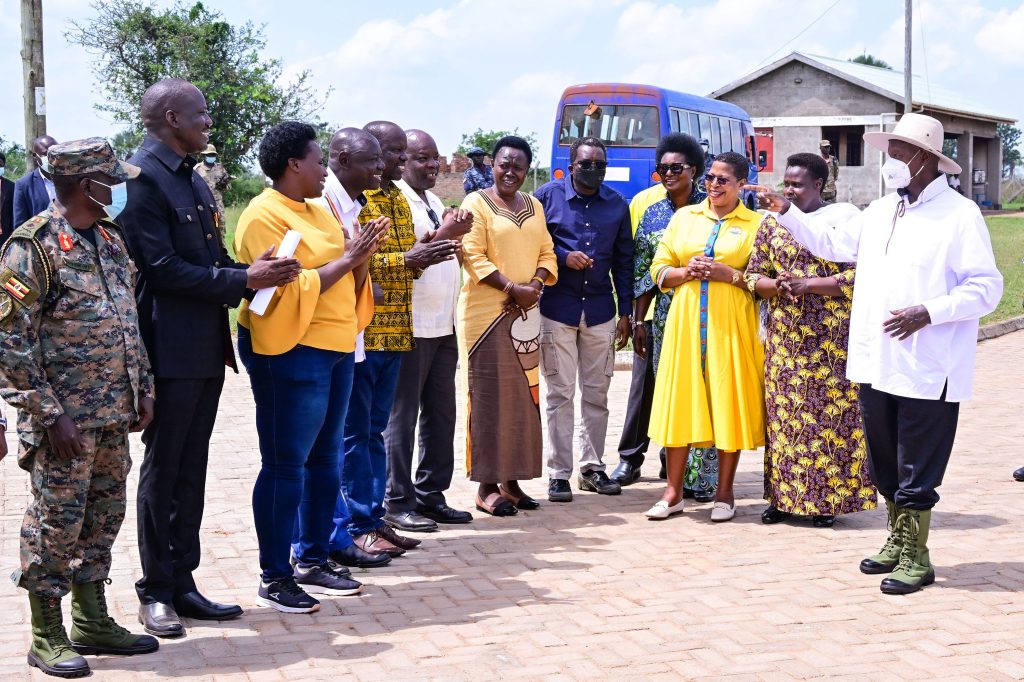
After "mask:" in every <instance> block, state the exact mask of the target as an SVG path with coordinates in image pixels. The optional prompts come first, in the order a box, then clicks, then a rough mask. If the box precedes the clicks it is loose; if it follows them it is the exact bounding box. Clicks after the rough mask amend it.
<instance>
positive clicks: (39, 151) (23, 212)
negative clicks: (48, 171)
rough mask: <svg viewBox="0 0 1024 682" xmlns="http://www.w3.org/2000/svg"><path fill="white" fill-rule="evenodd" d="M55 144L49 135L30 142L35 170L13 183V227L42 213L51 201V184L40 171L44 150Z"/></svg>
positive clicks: (44, 154) (55, 141)
mask: <svg viewBox="0 0 1024 682" xmlns="http://www.w3.org/2000/svg"><path fill="white" fill-rule="evenodd" d="M55 144H57V140H55V139H53V138H52V137H50V136H49V135H42V136H40V137H37V138H36V139H34V140H32V156H33V157H35V165H36V166H37V167H36V169H35V170H32V171H29V172H27V173H25V174H24V175H23V176H21V178H19V179H18V181H17V182H16V183H14V226H15V227H17V226H19V225H21V224H22V223H24V222H25V221H26V220H28V219H29V218H31V217H32V216H34V215H36V214H38V213H42V212H43V211H45V210H46V207H47V206H49V205H50V202H51V201H53V197H54V193H53V182H52V181H51V180H50V178H48V177H46V176H45V175H43V172H42V170H41V168H42V166H43V162H44V161H45V160H46V150H47V149H49V148H50V147H52V146H53V145H55Z"/></svg>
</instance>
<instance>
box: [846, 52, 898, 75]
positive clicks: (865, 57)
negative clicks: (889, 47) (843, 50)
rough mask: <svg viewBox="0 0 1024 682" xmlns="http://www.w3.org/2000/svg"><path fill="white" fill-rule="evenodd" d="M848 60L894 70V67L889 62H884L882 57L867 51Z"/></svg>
mask: <svg viewBox="0 0 1024 682" xmlns="http://www.w3.org/2000/svg"><path fill="white" fill-rule="evenodd" d="M846 61H848V62H854V63H855V64H864V65H865V66H877V67H878V68H880V69H889V70H890V71H892V67H891V66H889V64H888V63H887V62H884V61H882V60H881V59H878V58H877V57H872V56H871V55H869V54H868V53H867V52H865V53H864V54H859V55H857V56H856V57H854V58H853V59H847V60H846Z"/></svg>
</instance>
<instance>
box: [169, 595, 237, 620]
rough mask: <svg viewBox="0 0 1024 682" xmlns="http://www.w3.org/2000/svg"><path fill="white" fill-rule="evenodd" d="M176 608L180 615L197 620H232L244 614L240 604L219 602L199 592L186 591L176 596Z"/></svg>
mask: <svg viewBox="0 0 1024 682" xmlns="http://www.w3.org/2000/svg"><path fill="white" fill-rule="evenodd" d="M174 610H175V611H176V612H177V613H178V616H184V617H185V618H193V619H195V620H231V619H232V618H238V617H239V616H241V615H242V607H241V606H239V605H238V604H218V603H217V602H215V601H210V600H209V599H207V598H206V597H204V596H203V595H201V594H199V593H198V592H186V593H185V594H180V595H178V596H177V597H175V598H174Z"/></svg>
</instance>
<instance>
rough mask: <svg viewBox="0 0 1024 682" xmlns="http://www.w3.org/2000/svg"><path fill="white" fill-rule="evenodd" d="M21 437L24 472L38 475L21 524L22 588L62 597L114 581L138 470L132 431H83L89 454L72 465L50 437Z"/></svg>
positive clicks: (31, 434)
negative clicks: (130, 486)
mask: <svg viewBox="0 0 1024 682" xmlns="http://www.w3.org/2000/svg"><path fill="white" fill-rule="evenodd" d="M19 437H20V450H19V452H18V465H19V466H20V467H21V468H22V469H25V470H26V471H28V472H29V473H30V474H31V486H32V501H31V502H30V503H29V505H28V509H26V510H25V520H24V521H23V522H22V525H21V578H20V579H19V580H18V585H19V586H20V587H24V588H25V589H26V590H28V591H29V592H31V593H33V594H36V595H39V596H41V597H62V596H64V595H65V594H67V593H68V592H69V591H70V590H71V583H72V582H75V583H89V582H94V581H97V580H104V579H106V577H107V573H109V572H110V549H111V547H112V546H113V545H114V539H115V538H116V537H117V533H118V531H119V530H120V529H121V522H122V521H124V513H125V506H126V504H125V497H126V493H125V481H126V480H127V479H128V472H129V471H130V470H131V466H132V460H131V457H130V456H129V454H128V425H127V424H114V425H112V426H105V427H101V428H96V429H84V430H82V441H83V447H82V454H81V455H80V456H78V457H74V458H71V459H66V458H63V457H60V456H59V455H57V453H56V452H54V451H53V450H52V449H51V448H50V445H49V439H48V438H47V435H46V432H45V431H43V432H39V431H32V432H28V433H21V434H19Z"/></svg>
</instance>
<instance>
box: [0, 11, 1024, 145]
mask: <svg viewBox="0 0 1024 682" xmlns="http://www.w3.org/2000/svg"><path fill="white" fill-rule="evenodd" d="M43 4H44V44H45V60H46V77H47V106H48V126H49V132H50V133H51V134H52V135H53V136H54V137H56V138H57V139H58V140H67V139H74V138H78V137H86V136H89V135H113V134H114V133H116V132H117V131H118V130H119V129H120V127H119V126H118V125H116V124H115V123H113V122H112V121H111V120H110V119H109V116H107V115H105V114H102V113H101V112H98V111H96V110H95V108H94V106H93V105H94V104H96V103H97V102H99V101H100V97H101V93H100V92H99V88H98V87H97V86H96V83H95V78H94V77H93V75H92V72H91V69H90V61H89V60H90V56H89V55H88V54H87V53H86V52H85V51H84V50H83V49H82V48H79V47H74V46H69V45H67V44H66V41H65V40H64V37H63V34H64V31H65V30H66V28H67V26H68V22H69V21H70V20H75V19H77V20H81V19H82V18H84V17H86V16H88V15H89V13H90V10H89V8H88V6H87V4H86V2H85V1H84V0H45V2H44V3H43ZM158 4H159V5H161V6H165V5H168V4H170V3H168V2H163V1H160V2H158ZM205 4H206V6H207V7H210V8H214V9H217V10H219V11H221V12H222V13H223V14H224V16H225V17H226V18H227V19H228V21H230V22H232V23H241V22H244V21H246V20H251V21H253V22H255V23H257V24H261V23H265V24H266V38H267V46H266V52H265V54H266V56H268V57H274V58H280V59H282V60H283V63H284V67H285V76H284V77H285V78H288V77H289V76H290V75H292V74H295V73H297V72H299V71H301V70H302V69H311V70H312V71H313V74H314V76H315V80H316V83H317V85H318V86H321V87H322V89H323V90H324V91H326V90H327V87H328V86H333V88H334V89H333V92H332V94H331V96H330V98H329V99H328V100H327V102H326V105H325V107H324V109H323V111H322V112H321V118H322V119H323V120H326V121H330V122H333V123H337V124H339V125H362V124H364V123H366V122H367V121H369V120H372V119H378V118H383V119H390V120H393V121H395V122H396V123H398V124H399V125H401V126H403V127H405V128H413V127H415V128H422V129H424V130H427V131H428V132H430V133H432V134H433V135H434V137H435V138H436V139H437V141H438V146H439V147H440V149H441V152H442V153H450V152H451V150H452V149H454V148H455V147H456V146H457V144H458V142H459V139H460V136H461V134H462V133H464V132H470V131H473V130H475V129H476V128H478V127H479V128H484V129H485V130H486V129H512V128H515V127H518V128H519V129H520V131H522V132H536V133H537V136H538V139H539V141H540V143H541V147H542V152H541V160H542V163H543V165H547V158H548V149H549V147H550V137H551V126H552V117H553V114H554V110H555V107H556V104H557V102H558V97H559V95H560V94H561V92H562V90H563V89H564V88H565V87H566V86H567V85H571V84H575V83H586V82H595V81H622V82H636V83H648V84H652V85H660V86H663V87H668V88H671V89H676V90H682V91H686V92H693V93H697V94H707V93H708V92H710V91H712V90H714V89H716V88H719V87H721V86H723V85H725V84H726V83H729V82H731V81H733V80H735V79H736V78H739V77H741V76H743V75H745V74H747V73H749V72H750V71H753V70H754V69H756V68H758V67H760V66H764V65H766V64H768V63H770V62H771V61H774V60H776V59H779V58H781V57H783V56H785V55H786V54H788V53H789V52H792V51H794V50H799V51H804V52H809V53H812V54H820V55H825V56H831V57H838V58H844V59H845V58H849V57H853V56H856V55H857V54H860V53H861V52H864V51H866V52H869V53H871V54H873V55H875V56H876V57H880V58H882V59H885V60H886V61H888V62H889V63H891V64H893V65H894V66H897V67H898V68H902V63H903V3H902V2H898V1H896V0H839V1H838V2H836V0H820V1H819V0H813V1H806V2H795V1H792V0H789V1H783V0H693V1H687V2H665V1H662V2H655V1H640V2H636V1H633V2H629V1H625V0H513V1H507V0H506V1H505V2H497V1H496V0H446V1H441V2H428V1H416V2H413V1H410V0H399V1H395V0H392V1H391V2H355V1H352V0H338V1H335V2H312V1H307V0H291V1H290V2H281V1H280V0H207V2H206V3H205ZM0 10H2V11H0V64H2V65H3V67H2V68H0V92H4V93H8V96H9V97H10V99H9V100H8V102H6V103H5V105H4V106H3V107H2V108H0V135H3V136H4V137H5V138H7V139H12V138H13V139H18V140H20V139H21V138H22V137H23V116H22V108H21V106H22V105H21V96H20V93H21V83H22V75H21V73H22V72H21V59H20V54H19V50H20V10H19V2H18V0H0ZM826 10H827V12H826ZM822 13H825V14H824V16H823V17H822V18H821V19H820V20H819V21H818V22H817V23H815V24H813V25H812V26H811V27H810V28H807V27H808V25H809V24H811V22H812V21H814V20H815V19H816V18H818V17H819V15H822ZM805 29H806V30H805ZM801 31H803V33H802V34H801ZM797 34H800V35H799V36H798V37H796V36H797ZM1021 36H1024V4H1022V3H1020V2H1007V1H1001V0H915V27H914V71H915V72H916V73H919V74H921V75H926V76H927V78H928V80H929V81H930V82H932V83H936V84H941V85H943V86H944V87H946V88H950V89H953V90H958V91H961V92H962V93H963V94H964V96H965V98H967V99H970V100H972V101H975V102H979V103H981V104H985V105H990V106H992V108H993V110H996V111H999V112H1006V113H1008V114H1010V115H1014V116H1016V117H1018V118H1020V119H1024V88H1022V87H1021V78H1020V73H1021V72H1022V70H1024V50H1021V49H1020V40H1021ZM794 37H795V39H794V40H791V39H793V38H794ZM211 113H212V115H213V118H214V125H215V126H216V118H217V112H216V111H214V112H211Z"/></svg>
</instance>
